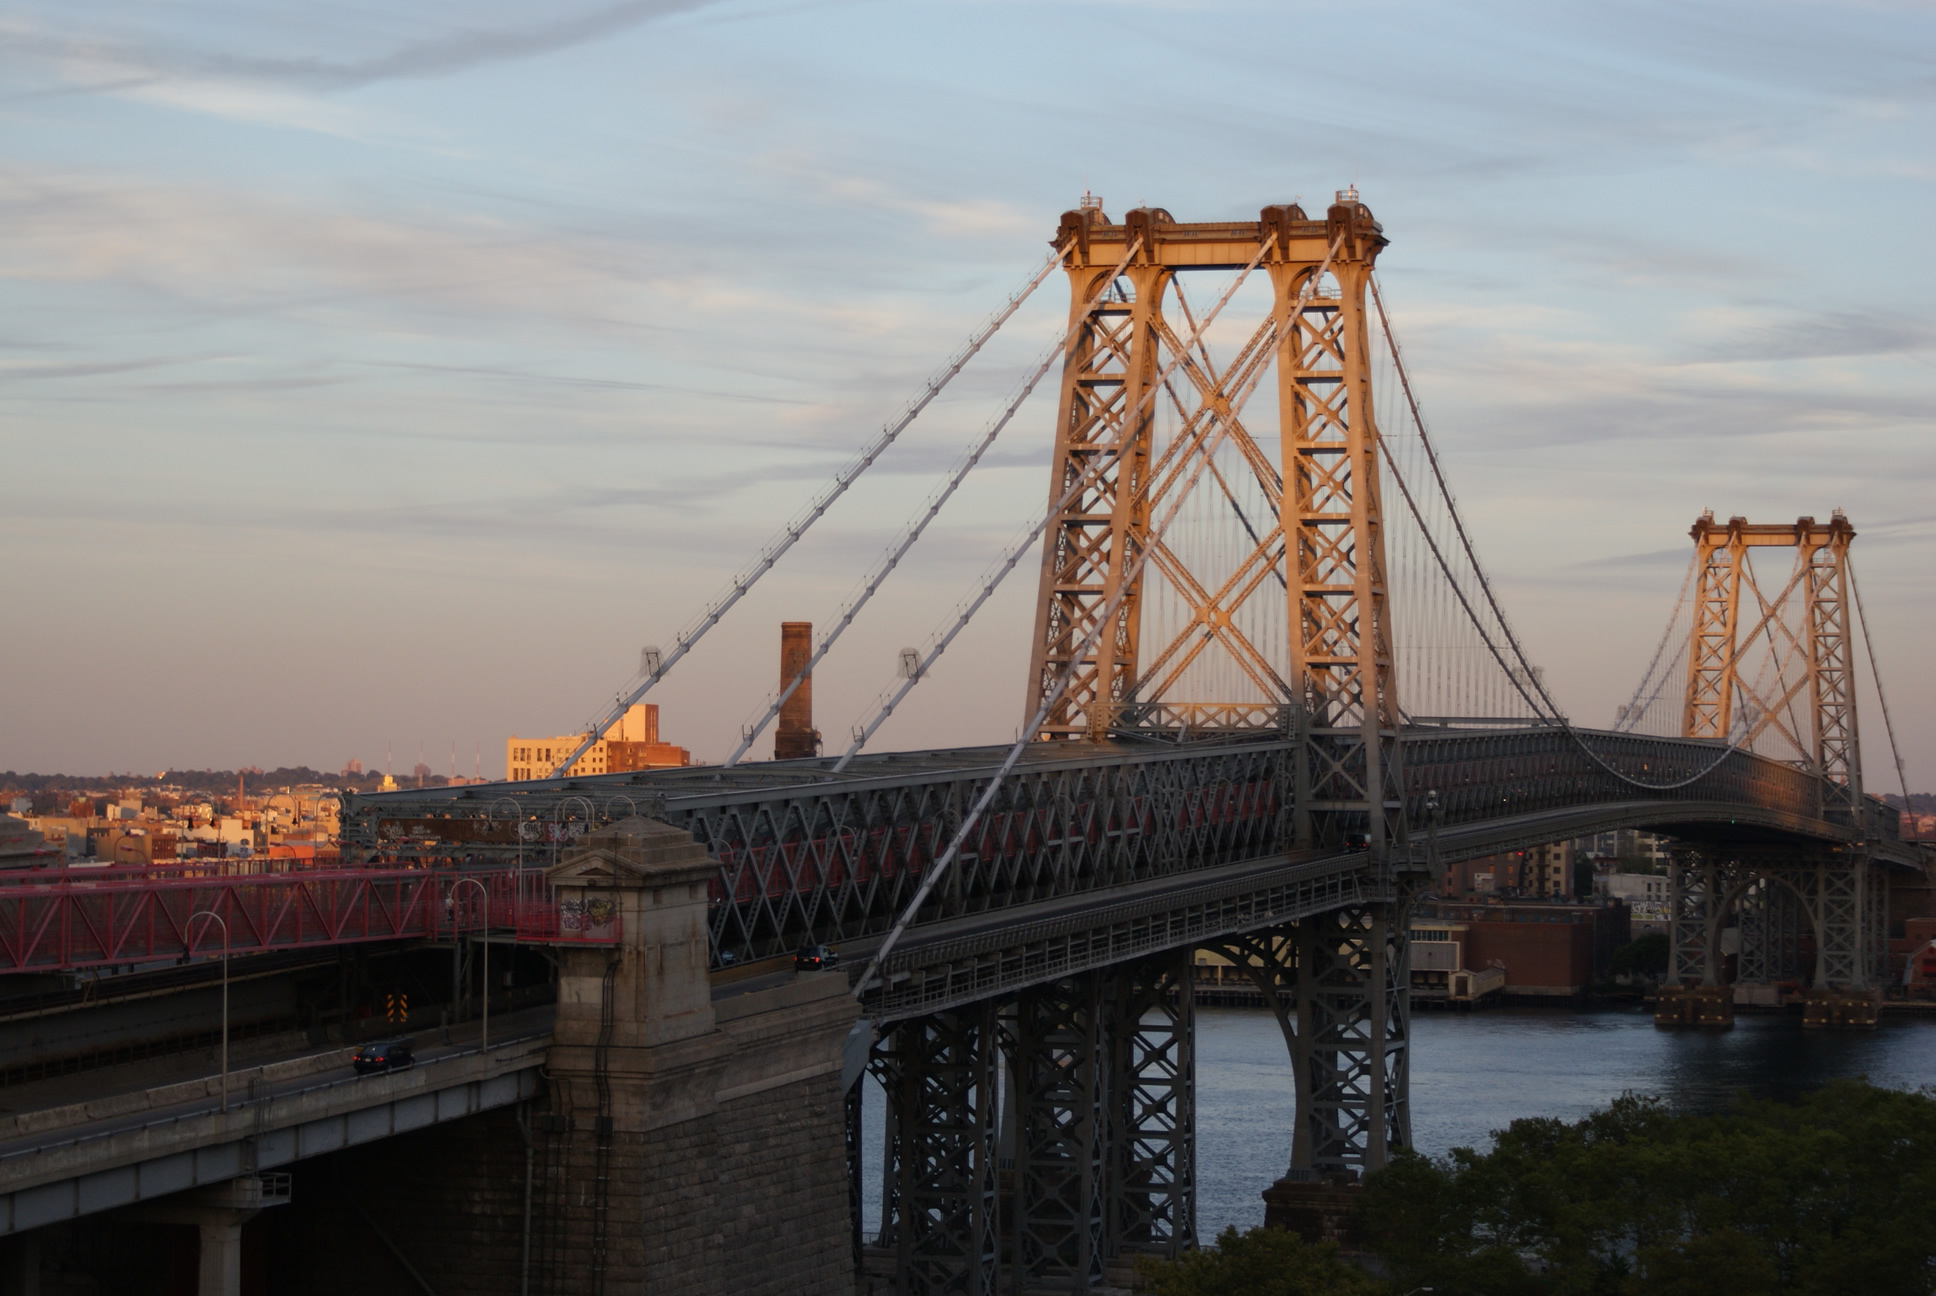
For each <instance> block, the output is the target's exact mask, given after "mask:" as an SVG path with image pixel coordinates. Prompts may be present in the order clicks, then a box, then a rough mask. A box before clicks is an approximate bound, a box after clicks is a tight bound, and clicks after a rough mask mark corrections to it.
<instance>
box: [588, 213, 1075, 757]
mask: <svg viewBox="0 0 1936 1296" xmlns="http://www.w3.org/2000/svg"><path fill="white" fill-rule="evenodd" d="M1067 251H1068V247H1067V245H1066V244H1064V245H1062V246H1058V247H1057V248H1056V249H1055V251H1054V252H1052V253H1050V254H1049V258H1048V260H1047V261H1045V262H1044V263H1043V264H1042V268H1041V269H1039V270H1037V271H1036V272H1035V277H1034V278H1032V279H1030V280H1029V281H1028V283H1026V284H1024V285H1023V286H1022V287H1021V288H1019V289H1017V290H1016V291H1015V292H1013V293H1011V294H1010V295H1009V298H1008V300H1007V301H1006V302H1003V303H1002V305H1001V307H1000V309H998V310H997V311H996V312H995V314H994V315H993V316H992V317H991V318H990V319H989V321H988V323H987V324H985V325H983V326H982V329H981V331H980V332H978V333H976V334H975V335H974V336H973V337H971V338H969V339H968V345H966V346H965V347H963V348H962V349H961V350H960V351H957V352H956V353H955V354H954V356H953V357H952V358H951V359H950V360H949V361H948V363H947V364H946V365H944V366H943V367H942V369H941V370H940V372H938V373H936V374H935V376H934V377H932V378H930V379H928V384H927V386H926V387H924V388H922V390H921V394H920V395H919V396H916V397H915V398H914V400H913V401H912V402H911V403H910V404H909V405H908V407H907V408H906V409H905V410H903V411H902V412H901V416H900V417H899V418H897V419H895V420H894V421H893V422H892V423H889V424H888V425H887V426H886V427H884V428H882V429H881V434H880V435H879V436H878V437H876V438H874V441H873V443H872V444H871V445H869V446H868V447H867V449H866V450H865V451H863V452H862V453H861V455H860V457H859V458H857V459H855V460H854V461H853V462H852V463H850V464H848V465H847V466H846V467H845V468H843V469H841V470H840V472H839V473H837V474H835V476H834V479H833V481H832V482H831V483H829V484H828V486H827V487H826V489H825V490H823V491H821V492H820V494H819V495H818V496H817V497H815V499H814V501H813V503H811V504H809V505H808V506H807V508H806V509H805V511H803V512H802V513H800V514H798V515H796V516H795V518H794V520H793V521H792V522H789V523H788V524H787V526H786V529H785V530H783V531H782V532H781V533H780V534H779V535H778V536H776V537H775V538H774V539H773V540H772V541H771V542H770V543H769V544H768V545H767V546H766V548H765V549H763V550H761V551H760V556H759V557H758V558H756V559H754V560H753V563H752V565H751V566H749V567H746V568H744V569H743V570H742V571H741V572H740V573H739V575H737V576H735V577H734V578H733V583H732V584H731V585H729V586H728V587H727V589H726V592H725V593H724V594H722V595H720V596H719V597H718V598H717V599H715V600H714V601H713V603H712V605H711V606H710V607H708V608H707V609H706V610H705V611H704V612H703V613H701V614H700V616H699V619H698V620H697V621H696V622H695V623H693V624H691V625H690V626H689V627H688V628H687V629H685V630H683V631H681V632H680V634H679V637H678V639H677V640H676V641H674V643H673V647H672V651H671V652H670V653H668V654H667V655H666V656H665V658H664V659H663V660H661V661H660V662H659V663H658V665H657V666H656V667H654V668H653V670H652V671H651V673H650V674H648V675H647V676H646V677H645V680H644V681H643V682H642V683H641V684H640V685H639V686H638V687H637V688H635V689H633V690H632V691H631V692H630V693H628V694H626V695H624V696H623V697H621V698H619V700H618V701H617V702H616V703H614V704H613V706H612V709H611V711H610V712H608V713H607V714H606V716H605V718H604V719H603V720H600V721H599V722H597V723H596V724H595V725H593V726H592V729H591V732H590V733H588V734H587V735H586V736H585V741H583V742H581V743H579V744H578V747H577V748H576V750H574V751H573V752H572V753H571V755H569V756H567V757H565V759H564V760H563V761H561V762H559V763H558V764H557V765H555V766H553V767H552V771H551V773H552V777H554V778H556V777H559V776H562V775H564V774H566V773H569V772H570V770H571V767H572V766H573V765H574V764H576V763H577V761H578V758H579V757H581V756H583V755H584V754H585V753H586V752H587V751H589V750H591V748H592V745H593V744H594V743H596V742H598V740H599V739H601V738H603V737H604V736H605V731H606V730H607V729H610V728H611V727H612V726H613V725H614V724H617V723H618V721H619V719H620V718H621V717H622V716H624V714H625V713H626V711H628V710H629V709H630V708H631V707H632V705H633V704H634V703H635V702H637V701H638V700H639V699H640V698H642V697H644V696H645V695H646V694H647V693H648V692H650V691H651V689H652V686H653V685H655V684H657V683H658V682H659V681H660V680H662V679H664V678H665V677H666V674H667V673H668V672H669V671H671V669H672V668H673V667H674V666H676V665H678V664H679V661H680V659H681V658H683V657H684V656H685V655H686V654H687V653H689V652H691V651H692V648H693V645H694V644H696V643H698V642H699V641H700V640H701V639H702V638H704V637H705V634H706V632H707V631H708V630H711V629H712V628H713V627H714V626H716V625H718V624H719V622H720V618H722V617H724V616H725V615H726V614H727V613H728V612H730V611H732V610H733V606H734V605H735V604H736V603H738V602H739V601H740V600H741V599H743V598H745V597H746V594H747V591H749V590H751V589H752V588H753V585H754V584H755V582H757V581H758V580H759V579H760V577H762V576H764V575H766V573H767V572H769V571H771V570H772V569H773V564H775V563H777V562H779V561H780V558H781V557H782V556H783V555H784V554H785V553H786V551H787V550H789V549H791V548H793V546H794V545H795V544H796V543H798V541H799V539H800V537H801V536H803V535H805V534H806V533H807V528H809V527H811V526H812V525H813V524H814V523H815V522H818V521H819V520H820V519H821V517H822V516H824V515H825V514H826V512H827V510H828V509H830V508H832V507H833V505H834V501H835V500H838V499H839V498H840V497H841V496H842V495H845V494H846V493H847V488H848V487H849V486H852V485H853V484H854V480H855V479H856V478H858V477H859V476H860V475H861V474H862V473H864V472H866V471H867V470H868V469H869V468H871V467H873V465H874V461H875V460H877V459H879V458H880V457H881V455H882V454H883V453H884V452H885V451H886V450H887V448H888V447H889V446H891V445H893V444H894V442H895V440H896V439H897V438H899V437H900V435H901V433H903V432H905V431H906V430H907V427H908V425H909V424H910V423H912V422H914V420H915V419H916V418H917V417H919V415H920V413H921V411H922V410H924V409H926V408H927V407H928V406H929V405H930V404H932V403H933V401H934V398H935V397H937V396H939V395H940V394H941V389H942V388H944V387H946V386H947V385H948V384H949V383H950V382H951V381H953V379H954V376H955V375H956V374H958V373H960V372H961V371H962V369H963V368H965V367H966V366H967V364H968V362H969V361H970V360H972V359H974V358H975V354H976V353H977V352H979V351H980V350H981V349H982V347H983V346H985V345H986V344H987V342H988V339H989V338H991V337H993V336H995V331H996V330H997V329H999V328H1000V327H1001V326H1002V325H1004V324H1006V323H1007V322H1008V320H1009V317H1010V316H1012V315H1014V314H1015V312H1016V311H1018V310H1020V309H1021V308H1022V303H1023V302H1025V301H1027V300H1028V299H1029V297H1030V296H1031V295H1032V294H1033V293H1034V292H1035V290H1036V289H1037V288H1039V287H1040V286H1041V284H1042V281H1043V280H1044V279H1047V278H1048V277H1049V272H1050V271H1051V270H1054V269H1055V268H1056V266H1058V265H1060V264H1061V263H1062V257H1063V255H1064V254H1065V253H1066V252H1067Z"/></svg>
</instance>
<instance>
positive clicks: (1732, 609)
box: [1656, 509, 1888, 1025]
mask: <svg viewBox="0 0 1936 1296" xmlns="http://www.w3.org/2000/svg"><path fill="white" fill-rule="evenodd" d="M1690 534H1691V535H1692V537H1693V539H1694V546H1695V586H1694V597H1695V601H1694V624H1693V627H1692V630H1691V632H1690V634H1689V636H1688V659H1687V691H1686V701H1685V707H1684V712H1683V720H1682V732H1683V734H1684V735H1685V736H1686V737H1689V738H1709V739H1715V740H1719V741H1722V742H1728V743H1734V744H1737V745H1740V746H1742V747H1752V746H1753V745H1754V744H1755V742H1756V740H1758V739H1760V738H1761V737H1762V736H1763V735H1764V734H1767V733H1769V732H1770V731H1771V730H1772V731H1773V732H1775V733H1776V734H1778V735H1780V736H1781V737H1782V738H1783V739H1785V740H1786V742H1787V744H1788V746H1789V747H1790V748H1792V750H1793V751H1794V752H1795V753H1797V754H1798V755H1799V757H1800V761H1801V763H1802V764H1803V765H1804V766H1805V768H1807V769H1808V771H1809V773H1810V774H1812V775H1813V776H1814V778H1813V782H1814V786H1815V796H1816V804H1815V810H1816V813H1818V814H1820V815H1821V816H1823V817H1824V818H1827V819H1829V820H1831V821H1834V822H1837V823H1840V824H1843V825H1846V826H1848V827H1851V828H1854V829H1856V830H1857V841H1856V842H1855V844H1853V845H1851V846H1847V847H1831V846H1826V845H1824V846H1821V847H1817V848H1777V847H1773V846H1769V845H1760V846H1755V845H1748V844H1733V843H1714V844H1701V845H1699V847H1698V849H1692V848H1690V849H1686V850H1682V851H1679V852H1677V853H1676V856H1675V860H1674V865H1673V868H1672V874H1673V883H1672V889H1671V893H1672V899H1671V922H1670V940H1671V944H1672V958H1671V963H1670V966H1669V969H1668V990H1667V991H1666V992H1664V994H1663V999H1662V1002H1661V1010H1660V1013H1659V1014H1658V1016H1657V1018H1656V1020H1658V1021H1660V1022H1661V1024H1663V1025H1683V1024H1703V1025H1717V1024H1722V1023H1724V1022H1727V1021H1732V1020H1733V1006H1734V1003H1735V1002H1736V1000H1737V998H1740V997H1742V996H1746V997H1747V998H1748V999H1749V1000H1750V1001H1753V1000H1755V999H1756V997H1757V996H1760V997H1764V998H1765V997H1768V996H1772V995H1774V994H1775V990H1774V987H1775V985H1776V984H1777V983H1778V982H1780V981H1783V980H1786V979H1788V978H1791V977H1805V978H1806V979H1807V980H1808V981H1809V982H1810V989H1809V992H1808V1001H1807V1011H1806V1014H1805V1018H1804V1019H1805V1020H1806V1021H1807V1022H1808V1023H1809V1024H1811V1025H1844V1024H1855V1025H1873V1024H1874V1022H1875V998H1876V995H1877V993H1878V987H1879V985H1880V977H1881V973H1882V954H1883V951H1884V948H1885V939H1884V929H1885V924H1884V921H1883V919H1884V912H1885V909H1886V906H1887V903H1888V875H1887V873H1886V871H1885V870H1884V869H1883V868H1881V867H1879V866H1878V865H1876V864H1875V863H1874V861H1873V859H1872V858H1871V856H1872V847H1873V844H1874V838H1875V836H1876V834H1877V832H1878V831H1879V830H1878V829H1877V827H1876V826H1875V825H1873V824H1871V823H1870V822H1869V819H1870V817H1871V816H1870V812H1869V809H1868V807H1867V806H1866V805H1865V803H1864V801H1863V796H1862V758H1861V749H1860V746H1859V743H1858V731H1857V726H1856V708H1855V670H1854V657H1853V655H1852V654H1853V642H1852V640H1851V637H1850V632H1849V543H1850V541H1852V540H1853V539H1854V538H1855V528H1854V527H1852V526H1851V525H1850V524H1849V520H1848V519H1847V518H1846V517H1844V516H1843V514H1842V511H1841V510H1840V509H1837V510H1835V512H1834V513H1833V514H1831V515H1830V518H1829V520H1828V522H1826V523H1820V522H1817V521H1816V520H1815V519H1814V518H1812V517H1803V518H1797V519H1796V520H1795V521H1794V522H1793V523H1751V522H1749V521H1748V520H1747V519H1746V518H1741V517H1732V518H1729V519H1728V521H1727V523H1726V524H1725V525H1722V524H1717V523H1716V522H1715V520H1714V514H1713V513H1712V512H1709V513H1705V514H1703V515H1702V516H1701V517H1700V518H1699V519H1697V520H1696V521H1695V523H1694V526H1693V529H1692V530H1691V532H1690ZM1767 548H1777V549H1793V550H1795V552H1796V561H1795V565H1794V568H1793V571H1792V573H1791V575H1790V576H1789V579H1788V582H1787V584H1786V585H1785V586H1784V587H1783V588H1782V589H1781V590H1780V591H1779V592H1778V593H1776V594H1775V595H1774V597H1772V598H1770V597H1769V596H1768V595H1767V594H1765V593H1763V591H1762V590H1761V589H1760V587H1759V586H1758V584H1757V582H1756V579H1755V575H1754V571H1753V568H1752V567H1751V566H1750V564H1749V560H1748V555H1749V551H1750V550H1754V549H1767ZM1744 595H1745V596H1748V598H1751V599H1752V603H1750V602H1749V601H1748V598H1744ZM1797 605H1798V606H1797ZM1750 618H1751V619H1750ZM1761 644H1765V645H1767V646H1768V648H1769V650H1770V661H1769V663H1768V665H1767V666H1766V668H1764V669H1761V670H1758V671H1755V672H1750V671H1748V670H1744V669H1743V663H1744V661H1745V660H1746V659H1748V658H1749V657H1750V656H1751V655H1752V654H1754V652H1755V651H1756V648H1757V645H1761ZM1770 676H1772V683H1770ZM1804 691H1806V693H1807V698H1806V702H1805V706H1806V720H1805V722H1804V721H1803V720H1802V719H1800V718H1799V717H1798V716H1797V714H1796V703H1797V702H1799V701H1801V695H1802V694H1803V692H1804ZM1730 916H1733V917H1735V918H1736V919H1737V922H1738V926H1739V942H1740V944H1739V956H1738V961H1737V968H1738V974H1737V977H1736V983H1735V986H1728V985H1725V984H1723V983H1722V981H1721V975H1720V974H1721V957H1720V941H1721V932H1722V929H1723V927H1724V926H1725V925H1726V924H1727V921H1728V919H1729V917H1730ZM1804 929H1806V930H1807V931H1808V932H1809V933H1810V935H1811V936H1812V938H1813V944H1814V947H1815V959H1814V964H1813V966H1812V967H1803V966H1801V957H1800V951H1801V942H1800V934H1801V932H1802V931H1803V930H1804ZM1737 987H1738V989H1737ZM1769 1001H1770V1002H1772V999H1770V1000H1769Z"/></svg>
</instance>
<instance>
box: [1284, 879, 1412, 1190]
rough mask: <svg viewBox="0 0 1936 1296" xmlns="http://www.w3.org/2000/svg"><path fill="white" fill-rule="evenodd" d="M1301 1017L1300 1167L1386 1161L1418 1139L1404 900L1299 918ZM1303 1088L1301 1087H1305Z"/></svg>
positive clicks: (1330, 1169) (1356, 1168) (1351, 1167)
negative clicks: (1304, 1103)
mask: <svg viewBox="0 0 1936 1296" xmlns="http://www.w3.org/2000/svg"><path fill="white" fill-rule="evenodd" d="M1297 943H1298V963H1299V970H1300V972H1301V974H1302V975H1300V976H1299V977H1298V982H1297V991H1298V1024H1299V1032H1298V1033H1299V1037H1300V1042H1301V1043H1302V1045H1303V1054H1304V1056H1303V1058H1302V1059H1301V1063H1302V1068H1303V1070H1304V1071H1305V1075H1306V1080H1305V1085H1304V1086H1303V1089H1304V1091H1305V1092H1308V1094H1309V1095H1310V1105H1309V1108H1308V1109H1307V1110H1301V1111H1300V1112H1299V1113H1298V1124H1299V1126H1300V1129H1299V1131H1298V1132H1299V1135H1300V1136H1301V1139H1300V1141H1302V1142H1303V1143H1304V1145H1305V1151H1306V1153H1307V1155H1308V1161H1306V1162H1304V1163H1302V1164H1300V1163H1299V1161H1298V1159H1297V1157H1296V1155H1295V1151H1294V1154H1293V1158H1292V1169H1294V1170H1307V1171H1311V1172H1314V1173H1316V1174H1319V1175H1324V1174H1330V1173H1335V1172H1339V1171H1343V1172H1347V1173H1354V1174H1356V1173H1363V1172H1365V1171H1370V1170H1376V1169H1378V1168H1379V1167H1381V1166H1383V1165H1384V1164H1385V1163H1386V1161H1388V1160H1389V1159H1390V1157H1391V1153H1392V1152H1393V1151H1394V1150H1395V1149H1397V1148H1401V1147H1405V1146H1407V1145H1409V1144H1410V1142H1411V1137H1410V1135H1411V1121H1410V1111H1409V1087H1410V1086H1409V1069H1408V1066H1407V1061H1408V1059H1407V1045H1408V1043H1409V1034H1410V1025H1411V1022H1410V985H1409V982H1410V978H1411V972H1410V958H1409V947H1408V943H1407V940H1406V930H1405V924H1404V922H1403V913H1402V911H1400V909H1399V907H1398V906H1396V905H1389V904H1372V905H1362V906H1356V907H1353V908H1349V909H1340V910H1336V911H1334V912H1332V913H1328V914H1320V915H1318V916H1317V917H1315V918H1307V919H1305V920H1304V921H1302V922H1300V923H1299V924H1298V942H1297ZM1300 1096H1302V1095H1300Z"/></svg>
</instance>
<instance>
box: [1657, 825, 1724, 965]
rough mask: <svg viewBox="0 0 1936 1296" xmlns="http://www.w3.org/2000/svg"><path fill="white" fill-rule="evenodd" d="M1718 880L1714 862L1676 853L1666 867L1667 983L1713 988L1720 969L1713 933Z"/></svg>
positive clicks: (1688, 854) (1690, 853)
mask: <svg viewBox="0 0 1936 1296" xmlns="http://www.w3.org/2000/svg"><path fill="white" fill-rule="evenodd" d="M1718 885H1719V879H1718V877H1717V876H1716V873H1715V868H1714V865H1713V864H1712V863H1710V862H1709V861H1707V860H1706V859H1703V858H1701V857H1699V856H1696V855H1694V854H1693V853H1692V852H1689V851H1675V852H1674V854H1673V855H1672V857H1671V858H1670V860H1669V862H1668V865H1667V947H1668V948H1667V984H1668V985H1670V986H1697V985H1698V986H1712V985H1716V984H1718V983H1719V980H1720V968H1719V966H1718V964H1717V955H1718V953H1719V951H1718V949H1717V948H1716V942H1715V939H1714V936H1715V933H1714V931H1713V919H1714V917H1715V916H1716V915H1715V913H1714V911H1715V910H1716V909H1717V908H1718V907H1719V906H1718V904H1717V903H1716V898H1717V896H1718V892H1717V889H1716V888H1717V887H1718Z"/></svg>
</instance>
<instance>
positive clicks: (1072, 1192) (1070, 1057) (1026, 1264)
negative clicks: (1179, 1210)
mask: <svg viewBox="0 0 1936 1296" xmlns="http://www.w3.org/2000/svg"><path fill="white" fill-rule="evenodd" d="M1106 979H1107V978H1106V974H1102V973H1088V974H1085V975H1083V976H1079V977H1071V978H1069V979H1067V980H1063V981H1057V982H1054V983H1052V984H1050V985H1044V986H1036V987H1032V988H1030V989H1028V990H1024V991H1023V992H1022V993H1021V994H1020V995H1018V996H1017V998H1016V1004H1015V1044H1014V1050H1015V1051H1014V1076H1015V1086H1016V1093H1015V1110H1016V1149H1015V1172H1016V1197H1015V1206H1014V1212H1013V1217H1012V1218H1013V1228H1014V1248H1013V1252H1012V1255H1011V1261H1010V1262H1011V1263H1012V1264H1013V1265H1014V1272H1015V1282H1016V1289H1017V1290H1019V1291H1027V1290H1034V1289H1036V1288H1039V1287H1050V1288H1054V1289H1060V1290H1065V1291H1083V1290H1086V1289H1087V1288H1088V1287H1089V1286H1090V1285H1091V1284H1093V1283H1095V1282H1097V1281H1099V1280H1100V1279H1101V1278H1102V1263H1103V1258H1104V1251H1105V1243H1104V1227H1103V1225H1104V1210H1103V1200H1104V1183H1105V1178H1106V1174H1107V1165H1106V1157H1105V1151H1106V1147H1107V1133H1108V1128H1107V1121H1108V1106H1109V1103H1108V1095H1107V1093H1106V1086H1107V1084H1108V1079H1109V1068H1108V1066H1107V1061H1108V1056H1109V1054H1108V1048H1107V1039H1106V1036H1105V1033H1104V1030H1103V1020H1104V1013H1105V1005H1104V989H1105V984H1106Z"/></svg>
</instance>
